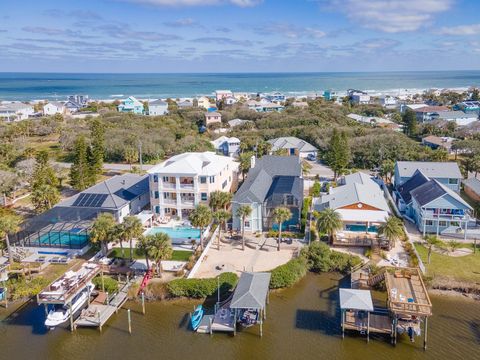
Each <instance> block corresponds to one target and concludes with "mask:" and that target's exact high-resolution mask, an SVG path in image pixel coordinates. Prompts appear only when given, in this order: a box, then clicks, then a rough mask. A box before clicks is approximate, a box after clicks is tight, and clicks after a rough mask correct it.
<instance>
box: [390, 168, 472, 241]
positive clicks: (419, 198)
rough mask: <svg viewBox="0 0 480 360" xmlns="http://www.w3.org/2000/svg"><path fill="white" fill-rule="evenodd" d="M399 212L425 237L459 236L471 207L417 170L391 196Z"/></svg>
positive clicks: (458, 196)
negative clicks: (454, 234) (456, 234)
mask: <svg viewBox="0 0 480 360" xmlns="http://www.w3.org/2000/svg"><path fill="white" fill-rule="evenodd" d="M394 197H395V201H396V203H397V206H398V208H399V210H400V211H401V212H402V213H403V214H404V215H405V216H407V217H408V218H410V220H412V221H413V222H414V223H415V224H416V225H417V228H418V229H419V230H420V231H421V232H422V234H423V235H424V236H425V235H426V234H427V233H434V234H437V235H439V234H448V233H462V234H463V235H464V237H465V238H466V237H467V228H468V223H469V222H470V221H474V220H475V219H474V218H473V217H472V212H473V209H472V207H471V206H470V205H469V204H468V203H467V202H465V200H463V199H462V198H461V197H460V195H459V194H457V193H456V192H455V191H453V190H452V189H451V188H450V187H448V186H447V185H445V184H442V183H441V182H440V181H438V180H436V179H430V178H428V177H427V176H426V175H425V174H424V173H423V172H422V171H421V170H417V171H416V172H415V174H414V175H413V176H412V177H411V178H410V179H409V180H408V181H406V182H405V183H403V184H402V185H401V186H399V187H398V188H397V190H396V191H395V193H394Z"/></svg>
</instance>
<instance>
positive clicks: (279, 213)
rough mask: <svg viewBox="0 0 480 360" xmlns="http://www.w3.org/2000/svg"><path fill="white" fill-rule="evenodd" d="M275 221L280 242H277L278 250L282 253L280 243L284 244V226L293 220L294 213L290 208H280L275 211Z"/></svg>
mask: <svg viewBox="0 0 480 360" xmlns="http://www.w3.org/2000/svg"><path fill="white" fill-rule="evenodd" d="M272 218H273V221H274V222H276V223H277V224H278V240H277V244H278V246H277V250H278V251H280V243H281V242H282V226H283V223H284V222H285V221H287V220H290V219H291V218H292V212H291V211H290V209H289V208H286V207H283V206H282V207H278V208H276V209H275V210H273V216H272Z"/></svg>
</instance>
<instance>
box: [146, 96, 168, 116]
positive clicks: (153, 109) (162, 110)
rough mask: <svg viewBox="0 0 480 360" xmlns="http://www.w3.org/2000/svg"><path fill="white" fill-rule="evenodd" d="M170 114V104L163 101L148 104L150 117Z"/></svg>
mask: <svg viewBox="0 0 480 360" xmlns="http://www.w3.org/2000/svg"><path fill="white" fill-rule="evenodd" d="M166 114H168V103H167V102H166V101H163V100H161V99H158V100H154V101H149V102H148V115H150V116H159V115H166Z"/></svg>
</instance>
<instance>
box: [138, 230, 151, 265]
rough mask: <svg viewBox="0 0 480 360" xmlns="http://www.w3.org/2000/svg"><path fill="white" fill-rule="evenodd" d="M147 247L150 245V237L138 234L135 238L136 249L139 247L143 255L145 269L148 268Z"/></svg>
mask: <svg viewBox="0 0 480 360" xmlns="http://www.w3.org/2000/svg"><path fill="white" fill-rule="evenodd" d="M149 247H150V239H149V238H148V237H147V236H140V237H139V238H137V249H139V250H140V251H141V252H143V254H144V255H145V262H146V263H147V270H148V269H150V258H149V257H148V248H149Z"/></svg>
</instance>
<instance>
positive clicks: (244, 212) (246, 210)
mask: <svg viewBox="0 0 480 360" xmlns="http://www.w3.org/2000/svg"><path fill="white" fill-rule="evenodd" d="M251 214H252V208H251V207H250V205H240V207H239V208H238V209H237V213H236V215H237V216H238V217H239V218H240V219H241V220H242V250H245V221H246V220H247V218H248V217H249V216H250V215H251Z"/></svg>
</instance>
